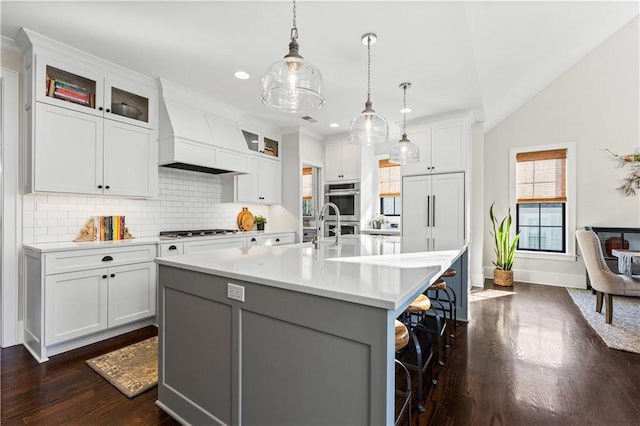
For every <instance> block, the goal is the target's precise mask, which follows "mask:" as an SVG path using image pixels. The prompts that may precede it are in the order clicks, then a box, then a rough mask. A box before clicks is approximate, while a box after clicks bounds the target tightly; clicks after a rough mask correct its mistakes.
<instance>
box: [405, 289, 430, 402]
mask: <svg viewBox="0 0 640 426" xmlns="http://www.w3.org/2000/svg"><path fill="white" fill-rule="evenodd" d="M430 308H431V301H430V300H429V298H428V297H427V296H425V295H424V294H420V295H419V296H418V297H417V298H416V299H415V300H414V301H413V302H411V304H410V305H409V307H408V308H407V309H406V310H405V311H404V312H403V314H402V315H401V321H402V323H404V325H405V326H406V327H407V330H408V331H409V337H410V338H411V341H412V343H413V345H411V347H413V349H414V351H415V355H416V359H415V364H413V363H411V362H409V361H407V360H406V358H405V360H404V361H403V364H404V365H405V366H406V367H407V368H409V369H410V370H414V371H416V376H417V384H418V386H417V387H418V392H417V399H418V410H419V411H420V412H424V389H423V380H422V377H423V375H424V372H425V370H426V368H427V367H430V370H429V379H430V380H431V382H432V383H433V384H435V381H434V380H433V374H432V372H431V368H432V365H431V360H432V358H433V344H432V341H431V334H430V332H429V329H428V328H427V327H426V326H425V324H424V316H425V313H426V312H427V311H428V310H429V309H430ZM419 330H422V333H421V334H423V335H424V336H425V338H426V339H427V341H428V350H427V351H425V350H424V349H425V348H423V346H422V343H421V342H420V339H419V338H418V334H417V331H419Z"/></svg>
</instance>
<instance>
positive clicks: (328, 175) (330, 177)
mask: <svg viewBox="0 0 640 426" xmlns="http://www.w3.org/2000/svg"><path fill="white" fill-rule="evenodd" d="M324 179H325V180H326V181H327V182H331V181H336V180H341V179H342V152H341V147H340V144H331V145H325V147H324Z"/></svg>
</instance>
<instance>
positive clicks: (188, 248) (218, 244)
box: [184, 238, 244, 254]
mask: <svg viewBox="0 0 640 426" xmlns="http://www.w3.org/2000/svg"><path fill="white" fill-rule="evenodd" d="M238 247H244V238H230V239H226V240H216V241H197V242H195V241H194V242H190V243H184V254H194V253H202V252H207V251H213V250H218V249H223V248H238Z"/></svg>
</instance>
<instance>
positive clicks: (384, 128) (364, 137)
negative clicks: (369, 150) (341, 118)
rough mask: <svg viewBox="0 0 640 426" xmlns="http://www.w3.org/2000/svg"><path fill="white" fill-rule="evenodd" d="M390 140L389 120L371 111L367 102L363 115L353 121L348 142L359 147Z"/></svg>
mask: <svg viewBox="0 0 640 426" xmlns="http://www.w3.org/2000/svg"><path fill="white" fill-rule="evenodd" d="M388 139H389V123H388V122H387V119H386V118H384V117H383V116H381V115H380V114H378V113H377V112H375V111H374V110H373V109H371V102H367V104H366V106H365V109H364V111H362V114H360V115H358V116H357V117H355V118H354V119H353V120H351V124H349V137H348V138H347V142H349V143H353V144H358V145H376V144H380V143H384V142H386V141H387V140H388Z"/></svg>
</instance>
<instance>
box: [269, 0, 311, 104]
mask: <svg viewBox="0 0 640 426" xmlns="http://www.w3.org/2000/svg"><path fill="white" fill-rule="evenodd" d="M322 86H323V82H322V75H321V74H320V70H318V68H316V67H314V66H313V65H312V64H311V63H309V62H308V61H305V60H304V58H303V57H302V56H301V55H300V52H299V46H298V27H297V26H296V2H295V0H293V27H292V28H291V41H290V42H289V53H288V54H287V55H286V56H285V57H284V58H283V59H280V60H279V61H276V62H274V63H273V64H271V66H270V67H269V68H268V69H267V72H266V74H265V75H264V76H263V77H262V103H263V104H265V105H266V106H267V107H269V108H271V109H274V110H276V111H282V112H289V113H301V112H308V111H311V110H314V109H320V108H322V106H323V105H324V96H323V95H322Z"/></svg>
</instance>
